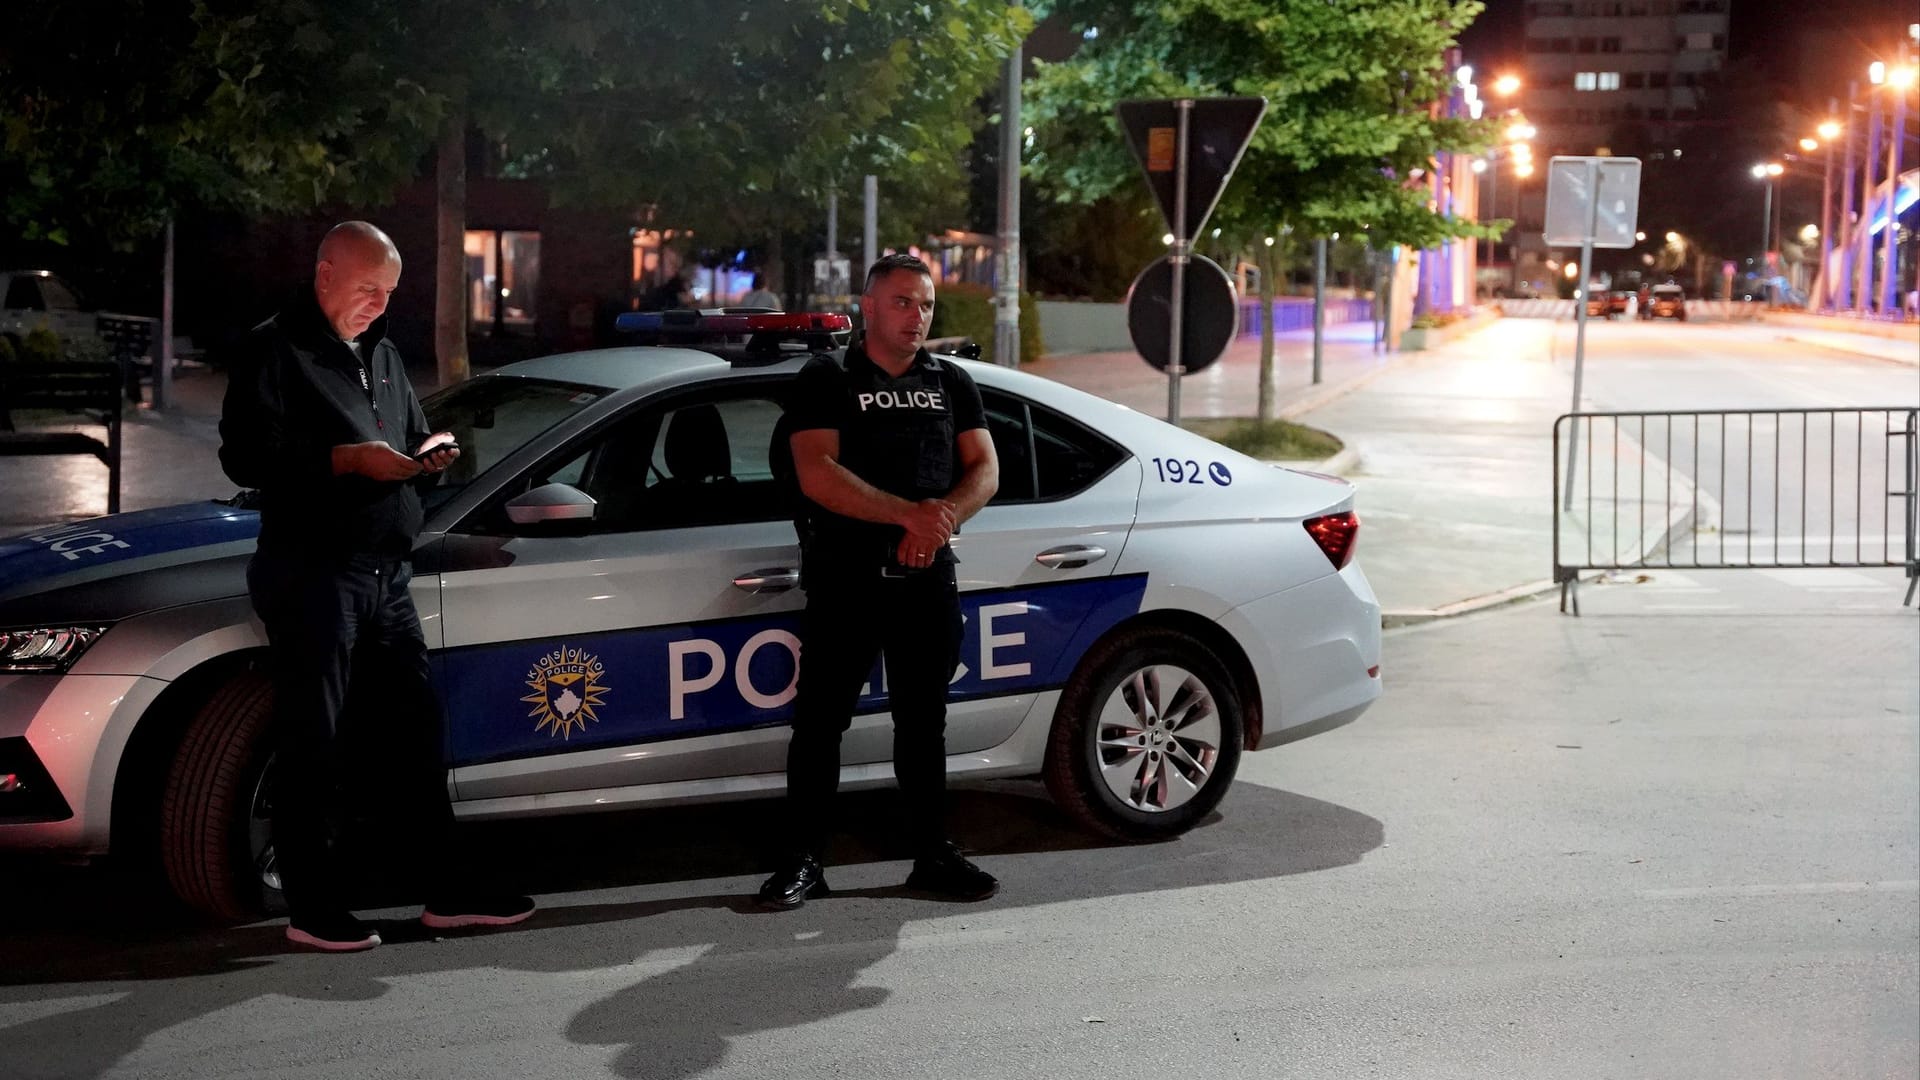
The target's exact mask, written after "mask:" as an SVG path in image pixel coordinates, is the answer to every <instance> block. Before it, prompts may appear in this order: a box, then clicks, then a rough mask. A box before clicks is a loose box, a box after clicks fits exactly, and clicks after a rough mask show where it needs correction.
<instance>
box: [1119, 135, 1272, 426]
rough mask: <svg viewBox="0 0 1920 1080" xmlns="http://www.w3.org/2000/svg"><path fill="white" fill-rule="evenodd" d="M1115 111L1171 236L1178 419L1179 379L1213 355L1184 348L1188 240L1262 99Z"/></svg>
mask: <svg viewBox="0 0 1920 1080" xmlns="http://www.w3.org/2000/svg"><path fill="white" fill-rule="evenodd" d="M1115 111H1116V112H1118V113H1119V116H1120V126H1121V128H1122V129H1123V130H1124V131H1125V132H1126V134H1127V143H1128V145H1129V146H1130V147H1131V148H1132V150H1133V153H1134V156H1135V157H1136V158H1138V159H1139V160H1140V165H1141V167H1142V168H1143V169H1145V170H1146V174H1147V187H1148V188H1149V189H1151V190H1152V192H1153V195H1154V199H1155V200H1156V201H1157V202H1158V203H1159V204H1160V212H1161V213H1162V214H1163V215H1164V216H1165V217H1166V219H1167V227H1168V231H1169V232H1171V233H1172V234H1173V241H1172V243H1171V245H1170V247H1171V249H1172V250H1171V252H1170V254H1169V256H1168V258H1169V261H1170V263H1171V264H1172V271H1173V280H1172V283H1171V287H1170V288H1169V290H1168V291H1169V300H1170V301H1171V308H1170V311H1169V319H1168V322H1169V324H1170V325H1169V328H1168V334H1169V337H1168V349H1167V421H1168V422H1169V423H1173V424H1178V423H1179V422H1180V377H1181V376H1182V375H1184V374H1186V373H1187V372H1188V371H1194V370H1198V369H1199V368H1201V367H1205V366H1206V365H1207V364H1210V363H1212V362H1213V361H1214V360H1215V359H1216V358H1217V355H1216V356H1210V357H1207V358H1205V359H1204V360H1201V359H1199V358H1198V357H1189V356H1187V355H1185V349H1184V347H1183V343H1184V341H1185V336H1184V335H1185V325H1184V324H1185V322H1186V317H1187V311H1186V307H1187V267H1188V265H1189V264H1190V263H1191V262H1192V261H1193V238H1194V237H1195V236H1197V235H1199V233H1200V230H1201V227H1202V226H1204V225H1205V224H1206V221H1207V218H1208V217H1209V216H1210V215H1211V214H1212V213H1213V208H1214V206H1215V204H1217V203H1218V202H1219V201H1220V192H1221V191H1222V190H1224V189H1225V188H1226V186H1227V178H1228V177H1229V176H1232V175H1233V170H1234V168H1235V167H1236V166H1237V165H1239V164H1240V156H1241V155H1242V154H1243V153H1245V152H1246V149H1247V142H1248V141H1249V140H1250V139H1252V137H1253V131H1254V129H1255V128H1256V127H1259V126H1260V118H1261V117H1262V116H1264V115H1265V114H1266V111H1267V101H1266V99H1265V98H1257V97H1251V98H1180V99H1178V100H1172V101H1166V100H1162V101H1123V102H1121V103H1120V104H1119V105H1118V106H1116V107H1115ZM1143 276H1144V275H1143ZM1129 302H1130V303H1132V302H1133V301H1131V300H1130V301H1129ZM1136 344H1138V343H1137V342H1136ZM1196 361H1198V362H1197V363H1196Z"/></svg>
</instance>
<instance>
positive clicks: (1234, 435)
mask: <svg viewBox="0 0 1920 1080" xmlns="http://www.w3.org/2000/svg"><path fill="white" fill-rule="evenodd" d="M1183 426H1184V427H1185V428H1186V429H1187V430H1188V431H1191V432H1193V433H1195V434H1196V435H1204V436H1206V437H1207V438H1209V439H1212V440H1213V441H1214V442H1217V443H1219V444H1220V445H1222V446H1225V447H1227V448H1229V449H1232V450H1238V451H1240V452H1241V453H1243V454H1245V455H1247V456H1248V457H1255V458H1260V459H1262V460H1264V461H1320V460H1323V459H1325V458H1330V457H1332V456H1333V455H1335V454H1337V453H1339V452H1340V450H1341V447H1342V446H1344V445H1345V444H1344V443H1342V442H1341V441H1340V440H1339V439H1338V438H1335V437H1334V436H1332V435H1329V434H1328V433H1326V432H1324V431H1321V430H1320V429H1319V428H1311V427H1308V426H1306V425H1305V424H1296V423H1293V422H1292V421H1290V420H1269V421H1267V422H1266V423H1261V422H1260V421H1258V420H1214V419H1207V420H1190V421H1188V422H1186V423H1185V424H1184V425H1183Z"/></svg>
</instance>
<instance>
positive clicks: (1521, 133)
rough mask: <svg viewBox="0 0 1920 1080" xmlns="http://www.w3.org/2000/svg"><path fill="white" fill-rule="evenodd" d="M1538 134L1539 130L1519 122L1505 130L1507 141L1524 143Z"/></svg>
mask: <svg viewBox="0 0 1920 1080" xmlns="http://www.w3.org/2000/svg"><path fill="white" fill-rule="evenodd" d="M1538 134H1540V131H1539V129H1537V128H1535V127H1534V126H1533V125H1532V124H1529V123H1527V122H1525V121H1521V122H1520V123H1518V124H1515V125H1513V126H1512V127H1510V128H1508V129H1507V141H1508V142H1525V141H1526V140H1528V139H1531V138H1533V137H1534V136H1535V135H1538Z"/></svg>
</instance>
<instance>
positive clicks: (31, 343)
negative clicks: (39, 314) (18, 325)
mask: <svg viewBox="0 0 1920 1080" xmlns="http://www.w3.org/2000/svg"><path fill="white" fill-rule="evenodd" d="M60 358H61V349H60V335H59V334H56V333H54V332H53V331H51V330H49V329H47V328H46V327H44V326H36V327H34V328H33V329H31V330H29V331H27V337H26V340H24V341H22V342H21V343H20V359H22V360H27V361H32V362H36V363H42V364H45V363H51V362H53V361H55V360H58V359H60Z"/></svg>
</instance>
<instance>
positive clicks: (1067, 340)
mask: <svg viewBox="0 0 1920 1080" xmlns="http://www.w3.org/2000/svg"><path fill="white" fill-rule="evenodd" d="M1034 306H1035V307H1037V308H1039V309H1040V338H1041V340H1043V341H1045V342H1046V343H1047V351H1048V352H1049V353H1090V352H1132V351H1133V340H1132V339H1131V338H1129V337H1127V307H1126V305H1125V304H1094V303H1082V302H1079V301H1073V300H1037V301H1035V302H1034Z"/></svg>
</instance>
